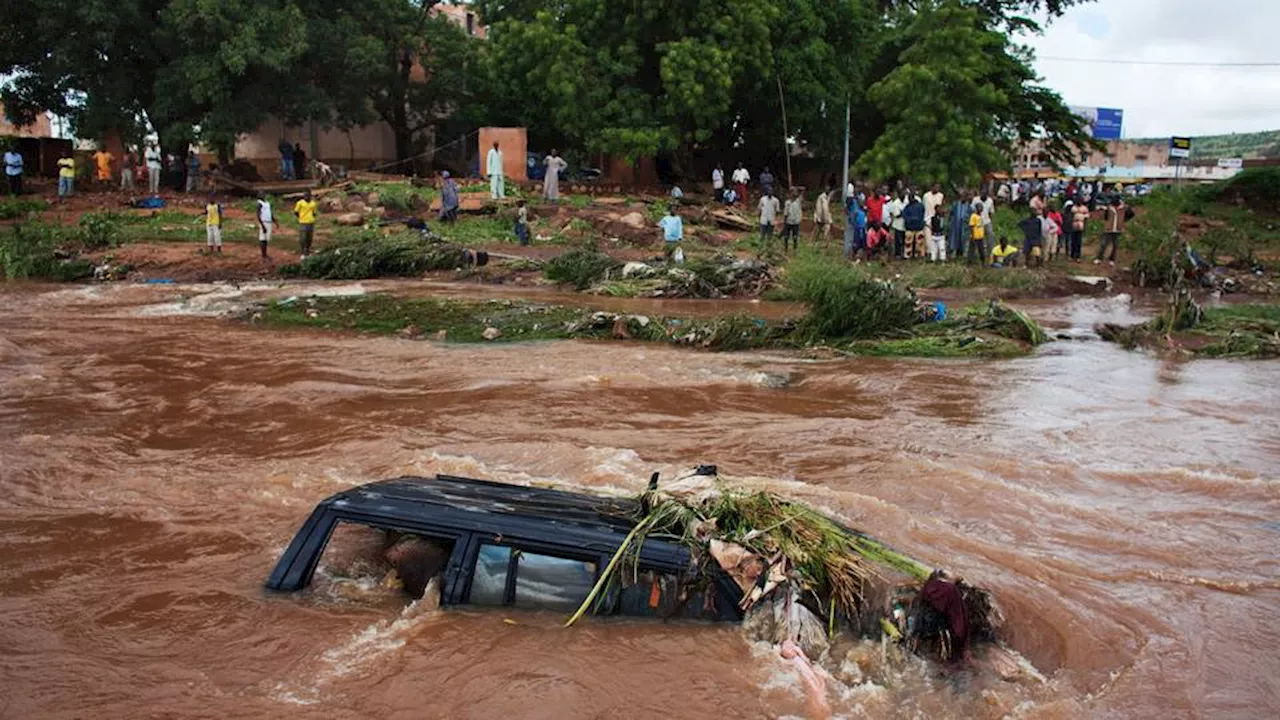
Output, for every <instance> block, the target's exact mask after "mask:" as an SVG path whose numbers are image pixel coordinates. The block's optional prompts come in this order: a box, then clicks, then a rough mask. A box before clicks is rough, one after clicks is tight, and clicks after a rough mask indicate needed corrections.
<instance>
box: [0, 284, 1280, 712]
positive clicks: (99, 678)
mask: <svg viewBox="0 0 1280 720" xmlns="http://www.w3.org/2000/svg"><path fill="white" fill-rule="evenodd" d="M285 291H286V292H289V291H290V290H285ZM292 291H296V288H295V289H294V290H292ZM210 294H212V296H216V297H218V298H221V299H222V300H223V301H229V300H232V299H234V298H235V297H236V296H237V295H238V294H239V291H236V290H234V289H230V288H221V289H218V288H208V287H205V288H188V287H182V286H170V287H154V286H153V287H139V286H118V287H101V288H97V287H85V288H71V289H67V288H47V287H45V288H42V287H22V286H9V287H5V288H3V289H0V307H3V312H0V649H2V650H3V652H0V686H2V687H3V688H4V692H3V693H2V696H3V697H0V716H3V717H6V718H37V717H39V718H81V717H90V716H95V717H112V718H114V717H219V718H221V717H304V718H310V717H314V718H363V717H384V718H422V717H451V718H454V717H465V718H496V717H506V718H603V717H609V718H649V717H708V716H711V715H712V714H724V715H726V716H733V717H776V716H780V715H788V714H797V715H801V714H803V713H804V712H805V705H804V703H803V702H802V700H801V699H800V698H799V697H798V696H797V695H796V694H795V693H794V691H793V687H794V677H793V676H789V675H788V674H787V670H786V668H785V667H784V665H783V664H782V663H781V661H780V660H778V659H777V658H776V656H775V655H774V654H772V653H770V652H768V651H764V650H761V649H759V648H753V647H752V646H750V645H749V644H748V643H746V642H745V641H744V640H742V638H741V637H740V636H739V635H738V633H737V632H736V629H735V628H731V627H713V626H706V625H688V624H678V623H677V624H668V625H663V624H660V623H649V622H630V621H592V622H587V623H584V624H582V625H580V626H578V627H575V628H573V629H570V630H566V629H563V628H561V627H559V624H560V622H561V620H562V618H561V617H560V616H556V615H542V614H531V613H516V612H512V613H485V612H476V611H466V610H447V611H444V612H439V611H435V612H424V611H421V610H419V609H417V608H413V607H408V608H407V607H406V606H405V603H404V602H403V601H401V600H399V599H398V598H395V597H394V596H393V595H389V594H387V593H385V592H383V593H380V592H377V591H376V588H375V589H370V588H369V587H367V586H361V585H359V584H357V585H356V586H354V587H350V586H344V585H342V584H338V583H328V582H326V581H325V580H324V575H325V572H324V569H323V568H322V570H321V573H320V579H319V580H318V581H317V583H316V588H315V589H313V590H311V591H308V592H304V593H300V594H297V595H285V596H280V595H271V594H267V593H265V592H264V591H263V590H262V582H263V579H264V578H265V577H266V574H267V572H268V570H269V569H270V568H271V566H272V564H273V563H274V561H275V560H276V558H277V556H278V554H279V553H280V552H281V551H282V550H283V548H284V547H285V545H286V544H287V543H288V541H289V539H290V538H291V536H292V534H293V532H294V531H295V530H296V529H297V527H298V526H299V524H300V523H301V522H302V520H303V519H304V518H305V516H306V514H307V513H308V512H309V510H310V509H311V507H312V506H313V504H314V503H315V502H316V501H318V500H320V499H321V498H323V497H325V496H327V495H329V494H331V493H333V492H335V491H337V490H340V489H343V488H346V487H349V486H351V485H354V484H357V483H363V482H366V481H370V480H375V479H380V478H383V477H387V476H392V475H397V474H402V473H419V474H426V473H433V472H437V471H447V472H453V473H460V474H468V475H474V476H480V477H486V478H494V479H498V480H505V481H509V482H534V481H538V482H541V481H546V480H562V481H568V482H572V483H577V484H581V485H584V486H592V487H609V488H621V489H626V490H630V491H635V490H638V489H640V488H641V487H642V486H643V484H644V482H645V480H646V478H647V477H648V475H649V473H650V472H651V471H652V470H655V469H656V470H661V471H663V473H664V474H665V475H668V476H669V475H670V474H671V473H673V472H676V471H677V470H679V469H683V468H686V467H688V466H691V465H693V464H696V463H703V462H710V463H717V464H718V465H719V466H720V468H721V470H722V472H723V473H724V474H726V475H728V476H733V477H736V478H740V479H742V480H743V482H748V483H759V484H762V485H765V486H768V487H771V488H773V489H776V490H779V491H781V492H784V493H786V494H788V495H791V496H794V497H798V498H801V499H804V500H807V501H810V502H813V503H816V504H817V505H819V506H821V507H823V508H826V509H827V510H828V511H830V512H832V513H835V514H838V515H840V516H842V517H843V518H845V519H846V520H848V521H849V522H851V523H853V524H854V525H856V526H858V527H860V528H863V529H865V530H867V531H869V532H872V533H873V534H875V535H877V536H879V537H881V538H883V539H884V540H886V541H888V542H890V543H892V544H894V545H896V546H899V547H901V548H902V549H904V550H906V551H908V552H910V553H911V554H913V555H915V556H917V557H919V558H921V559H923V560H926V561H928V562H932V563H936V564H945V565H947V566H949V567H952V568H954V569H956V570H958V571H960V572H961V573H963V574H964V575H966V576H968V577H969V578H971V579H973V580H975V581H977V582H979V583H981V584H984V585H987V586H989V587H990V588H991V589H993V590H994V591H995V592H996V594H997V596H998V597H999V599H1000V600H1001V601H1002V604H1003V606H1004V608H1005V611H1006V614H1007V615H1008V617H1009V626H1008V639H1009V642H1010V644H1011V646H1012V647H1013V648H1015V649H1016V650H1018V651H1019V652H1021V653H1022V654H1023V655H1025V656H1026V657H1027V658H1028V659H1030V660H1031V661H1032V662H1033V663H1034V664H1035V665H1036V667H1037V668H1039V670H1040V671H1041V672H1042V673H1043V674H1044V676H1045V677H1046V680H1047V681H1046V682H1044V683H1042V684H1041V683H1036V682H1022V683H1005V684H996V685H984V686H982V687H981V688H978V687H970V688H968V689H966V688H965V687H964V686H963V685H957V684H956V683H955V682H952V681H949V680H948V679H944V678H940V677H939V676H938V675H937V674H936V672H934V671H929V670H927V669H926V670H921V671H919V672H916V673H914V674H908V675H904V676H903V677H901V678H900V679H899V682H897V683H895V684H893V685H892V686H890V687H887V688H881V687H876V686H872V685H861V686H856V687H852V688H847V687H837V689H833V691H832V697H831V699H830V700H831V704H832V706H833V709H834V710H835V713H836V714H837V715H840V716H845V717H930V718H938V717H953V718H969V717H978V718H994V717H1000V716H1003V715H1005V714H1010V715H1012V716H1016V717H1040V718H1079V717H1105V718H1111V717H1114V718H1154V717H1160V718H1179V717H1208V718H1255V717H1256V718H1273V717H1276V716H1277V715H1280V658H1278V656H1277V654H1276V647H1278V646H1280V561H1278V558H1277V548H1280V479H1278V478H1277V468H1280V364H1277V363H1274V362H1271V363H1267V362H1255V363H1228V362H1212V361H1202V362H1195V363H1186V364H1184V363H1177V362H1169V361H1162V360H1160V359H1155V358H1152V357H1149V356H1144V355H1140V354H1131V353H1127V352H1124V351H1122V350H1119V349H1117V348H1115V347H1112V346H1109V345H1106V344H1103V343H1100V342H1089V341H1085V340H1081V341H1068V342H1059V343H1054V344H1052V345H1050V346H1048V347H1046V348H1043V349H1042V350H1041V351H1040V352H1038V353H1037V354H1036V355H1035V356H1033V357H1029V358H1025V359H1020V360H1013V361H1007V362H970V361H958V362H957V361H901V360H878V359H850V360H841V361H825V362H806V361H802V360H798V359H796V358H793V357H788V356H782V355H767V354H752V355H730V354H723V355H715V354H707V353H699V352H690V351H684V350H678V349H672V348H666V347H658V346H651V345H639V344H615V343H584V342H560V343H546V344H533V345H495V346H442V345H437V344H432V343H425V342H411V341H405V340H398V339H392V338H358V337H352V336H346V335H339V334H325V333H317V332H310V331H297V332H278V331H268V330H261V329H255V328H250V327H245V326H240V325H236V324H233V323H230V322H228V321H226V320H221V319H217V318H209V317H198V316H192V315H188V314H184V308H185V309H186V310H192V309H196V310H198V309H200V308H204V309H207V308H208V307H209V306H210V305H209V304H201V303H200V302H198V301H199V298H200V297H204V296H207V295H210ZM179 297H181V298H185V299H184V300H182V301H180V302H179V301H177V300H176V299H177V298H179ZM1027 307H1029V309H1030V310H1031V311H1032V312H1033V313H1034V314H1036V315H1038V316H1039V317H1041V318H1044V319H1046V320H1047V321H1049V322H1051V323H1053V324H1054V325H1055V326H1056V327H1058V328H1059V329H1060V330H1062V331H1063V332H1066V333H1068V334H1073V335H1077V336H1080V335H1087V332H1085V331H1084V330H1082V328H1087V327H1089V326H1091V325H1092V323H1093V322H1096V321H1098V320H1102V319H1117V318H1119V319H1124V317H1125V316H1127V315H1129V314H1130V311H1129V310H1128V308H1127V306H1125V305H1124V303H1123V302H1121V301H1116V300H1108V299H1090V300H1058V301H1053V302H1051V303H1045V302H1042V303H1032V304H1030V305H1028V306H1027ZM778 376H783V377H786V378H788V379H789V382H787V383H786V384H785V385H784V386H782V387H777V384H778V383H777V382H775V378H776V377H778ZM764 478H771V479H769V480H765V479H764ZM980 690H984V691H985V692H981V691H980Z"/></svg>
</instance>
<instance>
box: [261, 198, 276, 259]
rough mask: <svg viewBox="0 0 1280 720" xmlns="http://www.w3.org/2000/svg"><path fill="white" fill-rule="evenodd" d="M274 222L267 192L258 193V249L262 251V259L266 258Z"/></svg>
mask: <svg viewBox="0 0 1280 720" xmlns="http://www.w3.org/2000/svg"><path fill="white" fill-rule="evenodd" d="M275 222H276V221H275V217H274V216H273V215H272V214H271V201H270V200H268V199H267V194H266V193H261V192H260V193H258V250H259V251H261V252H262V259H263V260H266V259H267V244H268V243H270V242H271V229H272V227H273V226H275Z"/></svg>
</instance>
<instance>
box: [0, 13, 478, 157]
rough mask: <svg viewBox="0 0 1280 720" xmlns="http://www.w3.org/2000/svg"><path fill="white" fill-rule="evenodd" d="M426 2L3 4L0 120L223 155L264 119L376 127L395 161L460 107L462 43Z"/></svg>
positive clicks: (468, 47)
mask: <svg viewBox="0 0 1280 720" xmlns="http://www.w3.org/2000/svg"><path fill="white" fill-rule="evenodd" d="M438 4H439V3H438V0H361V2H351V1H350V0H315V1H314V2H306V3H303V2H301V1H300V0H222V1H221V2H212V3H211V2H205V1H204V0H112V1H111V2H108V1H107V0H10V2H9V5H10V6H11V7H12V15H13V16H14V17H22V18H23V19H24V20H23V22H13V23H5V24H4V25H3V26H0V74H8V75H11V76H12V79H11V81H10V82H9V83H8V86H7V87H5V88H4V90H3V93H2V95H0V97H2V99H3V100H4V103H5V108H6V113H7V114H8V115H9V116H10V117H11V118H12V119H14V120H17V121H30V119H31V118H33V117H34V115H35V114H36V113H38V112H41V111H43V110H51V111H53V112H55V113H58V114H60V115H63V116H66V117H68V118H69V119H71V121H72V123H73V126H74V128H75V130H76V132H77V134H78V135H80V136H82V137H100V136H101V135H102V134H104V133H105V132H107V131H109V130H116V131H121V132H123V133H124V134H125V135H126V136H135V137H136V136H140V135H141V132H140V130H139V128H140V127H143V126H145V125H150V127H151V128H153V129H154V130H155V131H156V132H158V133H159V134H160V136H161V139H162V141H164V142H166V143H181V142H184V141H186V140H190V139H193V138H197V137H198V139H200V140H201V141H203V142H206V143H208V144H211V145H213V146H215V147H217V148H220V149H223V150H227V149H229V148H230V147H232V146H234V143H235V138H236V137H237V136H238V135H239V134H242V133H245V132H249V131H252V130H254V129H255V128H257V127H258V126H259V125H260V124H261V123H262V122H263V121H265V120H266V119H267V118H269V117H273V116H274V117H282V118H284V119H286V120H288V121H291V122H294V123H301V122H303V121H306V120H316V121H318V122H320V123H321V124H323V125H328V126H335V127H341V128H348V127H352V126H354V125H359V124H363V123H367V122H371V121H373V120H376V119H382V120H386V121H387V122H388V123H390V124H391V126H392V128H393V130H394V132H395V135H396V141H397V150H398V152H400V153H401V154H402V155H403V156H407V155H409V154H410V153H411V152H412V151H413V149H414V142H415V139H416V138H417V137H418V135H419V134H421V133H422V132H423V131H425V130H428V129H430V128H431V127H432V126H433V124H434V123H436V122H438V121H440V120H441V118H443V117H445V116H448V115H449V114H450V113H451V112H452V110H453V109H455V108H457V107H458V106H459V105H461V104H463V103H461V102H460V100H462V99H464V98H465V97H466V96H465V94H464V93H463V92H462V90H461V89H462V88H465V87H467V84H466V83H465V81H464V79H462V78H461V74H462V73H463V72H464V68H465V67H466V64H467V60H468V58H470V57H471V56H472V55H474V50H475V48H474V43H472V42H469V40H470V38H468V36H467V35H466V33H464V32H463V31H462V30H460V29H459V28H457V27H455V26H453V25H452V24H451V23H449V22H448V21H447V20H446V19H445V18H443V17H441V16H439V15H437V14H435V13H433V12H432V9H433V8H434V7H435V6H436V5H438Z"/></svg>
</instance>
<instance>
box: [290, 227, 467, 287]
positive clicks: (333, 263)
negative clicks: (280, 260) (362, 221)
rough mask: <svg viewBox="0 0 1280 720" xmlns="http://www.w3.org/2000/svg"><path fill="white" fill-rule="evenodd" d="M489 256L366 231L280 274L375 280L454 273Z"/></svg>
mask: <svg viewBox="0 0 1280 720" xmlns="http://www.w3.org/2000/svg"><path fill="white" fill-rule="evenodd" d="M487 262H488V255H487V254H486V253H484V252H483V251H472V250H469V249H467V248H464V247H462V246H461V245H455V244H452V243H448V242H445V241H443V240H441V239H440V238H438V237H435V236H433V235H431V234H430V233H427V232H413V231H410V232H400V233H394V234H391V235H383V234H382V233H380V232H377V231H372V230H371V231H368V232H365V233H364V234H362V235H360V236H359V237H356V238H353V239H350V240H343V241H339V242H335V243H331V244H329V245H326V246H324V247H323V248H321V249H320V250H319V251H318V252H316V253H315V254H314V255H312V256H311V257H309V258H306V259H305V260H303V261H302V262H301V263H300V264H298V265H293V266H285V267H282V268H281V269H280V274H281V275H285V276H290V275H300V276H302V277H308V278H313V279H317V280H364V279H368V278H377V277H416V276H419V275H422V274H423V273H425V272H428V271H431V270H454V269H457V268H465V267H471V266H479V265H485V264H486V263H487Z"/></svg>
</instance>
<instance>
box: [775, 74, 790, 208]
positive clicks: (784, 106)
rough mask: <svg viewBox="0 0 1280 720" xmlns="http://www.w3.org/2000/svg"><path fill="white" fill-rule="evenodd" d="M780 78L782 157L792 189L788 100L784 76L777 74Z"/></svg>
mask: <svg viewBox="0 0 1280 720" xmlns="http://www.w3.org/2000/svg"><path fill="white" fill-rule="evenodd" d="M776 77H777V78H778V104H779V105H781V106H782V156H783V157H785V158H786V160H787V187H788V188H790V187H791V146H790V145H789V144H788V142H789V141H790V137H788V133H787V99H786V97H784V96H783V94H782V74H781V73H777V74H776Z"/></svg>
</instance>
